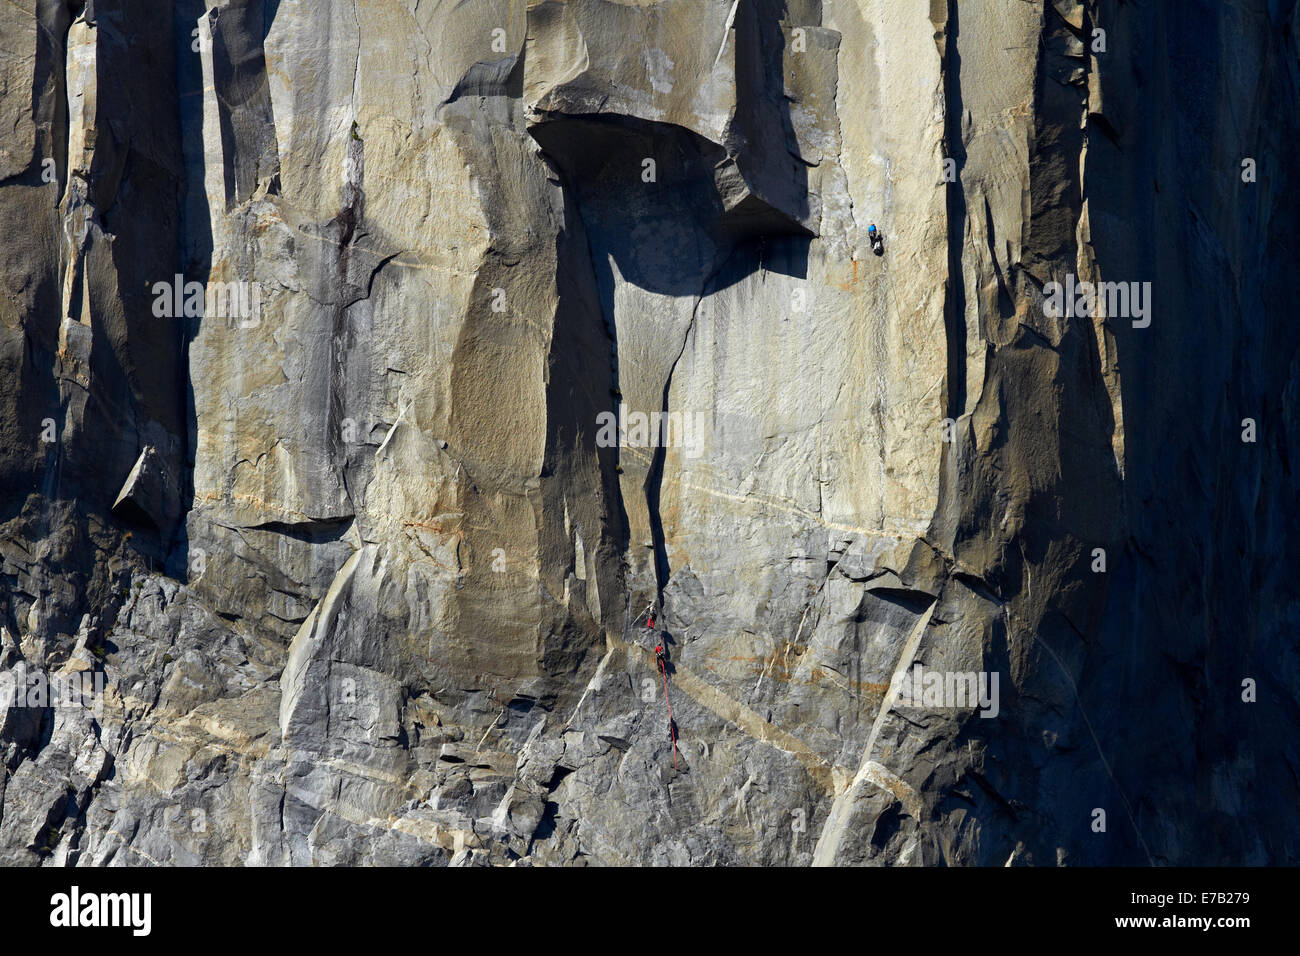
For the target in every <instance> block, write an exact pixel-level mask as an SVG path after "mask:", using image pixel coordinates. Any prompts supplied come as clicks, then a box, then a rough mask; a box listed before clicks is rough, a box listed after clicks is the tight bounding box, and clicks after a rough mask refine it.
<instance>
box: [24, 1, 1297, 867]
mask: <svg viewBox="0 0 1300 956" xmlns="http://www.w3.org/2000/svg"><path fill="white" fill-rule="evenodd" d="M1297 9H1298V8H1297V5H1296V3H1295V2H1294V0H1241V2H1237V3H1231V4H1220V3H1211V2H1200V0H1197V2H1184V3H1180V4H1134V3H1125V2H1123V0H1085V2H1080V0H979V2H975V0H970V2H967V0H947V2H944V0H929V2H928V3H926V2H922V0H908V2H894V0H734V2H733V0H527V2H524V0H473V2H453V0H422V2H421V0H220V2H216V4H215V6H213V7H212V8H210V9H209V8H208V7H207V6H206V5H205V4H204V3H200V2H197V0H178V2H176V3H175V4H158V3H156V2H152V0H87V2H84V3H82V2H73V0H25V2H21V3H9V4H4V5H0V37H2V40H0V129H2V130H3V139H0V230H2V231H3V234H4V235H5V236H6V240H5V242H4V243H2V244H0V408H2V411H0V430H2V432H0V438H2V439H3V440H2V441H0V491H2V493H3V494H2V497H0V509H2V510H0V521H3V525H0V560H2V562H3V564H2V566H0V672H3V673H5V674H8V675H11V676H12V675H15V674H19V673H24V674H31V673H39V674H48V675H50V677H49V680H50V681H51V682H52V683H53V685H54V686H56V687H57V686H60V685H61V684H66V683H67V682H69V681H70V680H71V679H72V678H73V677H74V676H76V675H82V674H88V675H92V676H94V675H98V677H99V679H102V680H103V682H104V684H105V691H104V694H103V695H102V698H101V699H100V700H99V707H98V708H97V709H95V708H91V709H87V708H85V707H78V706H67V705H61V706H47V705H42V702H41V701H36V703H37V706H20V705H26V704H31V703H32V701H31V700H29V699H25V698H24V699H22V700H15V701H14V702H13V704H12V706H9V707H7V708H4V709H0V862H3V863H11V864H12V863H19V864H41V863H45V864H72V863H76V864H110V863H111V864H124V865H135V864H155V863H157V864H169V863H219V864H337V863H400V864H414V863H453V864H503V863H510V862H531V863H536V864H568V863H594V864H617V863H653V864H664V863H672V864H685V863H700V864H735V863H744V864H757V863H763V864H809V863H818V864H846V863H872V864H910V865H936V864H991V865H1002V864H1009V863H1013V862H1015V863H1030V864H1037V865H1056V864H1059V863H1067V864H1074V863H1077V864H1101V863H1139V864H1146V863H1182V864H1215V863H1265V862H1289V863H1295V862H1297V861H1300V843H1298V840H1297V828H1296V826H1295V823H1294V807H1295V804H1296V800H1297V797H1298V796H1300V792H1298V791H1300V783H1298V781H1300V753H1298V745H1297V743H1296V741H1297V731H1298V730H1300V710H1298V709H1297V704H1296V700H1295V693H1296V689H1297V686H1300V658H1298V657H1297V655H1296V652H1295V641H1294V636H1293V635H1294V630H1293V628H1294V623H1293V622H1294V621H1295V620H1296V617H1297V614H1298V613H1300V602H1298V601H1297V595H1298V593H1300V592H1298V590H1297V588H1296V586H1295V583H1294V569H1295V568H1296V567H1297V566H1300V553H1298V552H1300V545H1298V544H1297V542H1296V538H1295V536H1294V535H1290V534H1288V531H1289V530H1290V529H1292V528H1293V527H1295V525H1296V523H1297V517H1298V516H1297V491H1300V483H1298V481H1297V475H1296V471H1295V470H1294V469H1295V462H1296V461H1297V460H1298V458H1297V456H1300V406H1298V404H1297V402H1298V400H1300V332H1298V331H1297V329H1296V326H1295V323H1294V322H1293V321H1292V319H1293V312H1294V308H1293V303H1292V299H1293V288H1292V284H1291V283H1292V278H1291V275H1292V272H1293V267H1294V265H1295V259H1296V250H1297V240H1298V239H1300V237H1298V236H1297V225H1296V223H1297V216H1296V201H1295V196H1296V193H1295V189H1294V183H1295V182H1296V181H1297V177H1300V168H1298V165H1300V164H1298V161H1297V158H1296V152H1295V149H1294V146H1295V143H1296V142H1297V134H1298V133H1300V129H1298V126H1300V123H1298V118H1300V113H1298V110H1297V105H1298V103H1297V93H1298V87H1300V83H1298V81H1300V66H1298V65H1297V64H1298V63H1300V60H1298V57H1300V40H1298V38H1300V13H1298V12H1297ZM1099 30H1100V31H1103V32H1101V33H1099V32H1098V31H1099ZM1247 159H1249V160H1251V162H1250V163H1248V164H1247V166H1249V167H1250V168H1251V169H1253V170H1254V171H1255V172H1254V175H1253V176H1250V175H1245V176H1243V172H1244V171H1243V161H1244V160H1247ZM1246 180H1250V181H1246ZM872 223H875V224H876V225H877V226H878V227H879V228H880V230H881V231H882V233H883V237H884V255H883V256H877V255H875V254H873V250H872V246H871V242H870V241H869V239H868V236H867V230H868V227H869V225H871V224H872ZM1067 275H1068V276H1072V277H1074V278H1072V279H1071V280H1070V281H1075V279H1077V280H1079V281H1100V280H1105V281H1113V282H1126V283H1127V282H1149V283H1150V289H1151V299H1150V303H1151V309H1150V313H1149V318H1150V323H1149V325H1146V324H1144V321H1142V320H1140V319H1139V321H1138V322H1137V323H1136V324H1135V322H1134V321H1133V320H1132V319H1131V318H1130V317H1129V316H1127V315H1115V314H1110V315H1107V314H1097V315H1095V316H1073V315H1072V316H1064V317H1053V316H1052V315H1051V313H1050V310H1048V309H1045V307H1044V303H1045V289H1047V288H1049V284H1050V283H1052V282H1054V281H1055V282H1065V281H1066V277H1067ZM191 293H193V294H191ZM620 407H622V408H623V409H624V411H625V412H626V413H635V414H646V413H659V412H667V413H669V414H671V415H676V416H677V422H678V424H679V427H678V429H677V430H676V431H675V433H674V436H673V438H674V440H672V441H671V442H668V443H667V447H663V445H664V443H663V442H659V443H657V444H656V443H652V442H646V441H641V440H639V439H638V437H637V435H636V433H635V431H634V428H629V431H628V436H627V441H625V442H623V443H622V444H621V445H619V444H618V442H614V443H613V444H614V445H615V447H611V443H610V442H608V441H605V440H603V438H602V422H604V421H606V418H605V413H609V412H615V413H617V412H618V410H619V409H620ZM1247 418H1249V419H1252V420H1253V421H1254V423H1255V426H1254V427H1255V429H1256V435H1255V437H1256V440H1255V441H1253V442H1247V441H1243V440H1242V432H1243V425H1242V420H1243V419H1247ZM628 420H629V421H630V420H631V419H628ZM642 437H645V436H642ZM1097 549H1102V551H1101V552H1099V551H1098V550H1097ZM1102 552H1104V568H1103V567H1102V566H1101V565H1100V564H1099V561H1100V560H1102V559H1099V557H1098V555H1099V554H1102ZM650 604H654V605H656V606H657V607H658V608H659V611H658V619H657V621H656V623H657V624H658V625H659V626H660V627H661V628H662V634H663V639H664V640H665V642H666V646H667V650H668V659H669V664H668V671H669V675H668V694H669V697H670V699H671V702H672V705H673V714H674V716H675V719H676V727H677V734H678V737H677V753H676V755H675V757H674V752H673V744H672V739H671V738H670V736H669V733H668V717H667V713H666V710H665V702H664V689H663V684H662V681H661V677H660V674H659V672H658V670H657V668H656V664H655V660H654V657H653V654H652V650H651V649H652V647H653V638H652V636H651V635H650V633H649V631H648V630H647V628H646V627H645V624H644V616H642V611H643V609H644V608H646V607H647V605H650ZM917 662H920V663H921V664H923V666H924V667H925V668H926V669H928V670H932V671H935V672H939V673H946V672H987V673H990V674H996V675H997V676H998V678H999V680H1000V683H999V685H998V686H999V689H1000V699H999V701H998V712H997V715H996V716H994V717H985V716H981V710H980V709H978V708H976V707H974V706H959V707H953V706H939V705H937V704H935V705H932V706H923V707H912V706H908V705H907V704H908V702H907V700H906V699H905V698H906V695H905V694H904V693H903V691H904V686H903V684H904V676H905V675H906V674H907V673H908V672H909V669H910V668H911V667H912V666H913V664H915V663H917ZM1247 680H1249V681H1253V685H1248V686H1247V687H1246V688H1243V681H1247ZM10 684H11V686H12V679H11V681H10ZM1252 687H1253V690H1252V689H1251V688H1252ZM11 696H12V695H11ZM1243 697H1245V698H1247V699H1243ZM1252 697H1253V700H1250V699H1249V698H1252ZM44 703H45V704H48V703H49V702H44ZM947 703H949V704H950V703H951V702H950V701H948V702H947ZM674 761H675V763H674ZM1098 810H1102V811H1104V828H1102V827H1101V826H1099V822H1100V821H1101V820H1102V817H1099V815H1098V813H1097V811H1098Z"/></svg>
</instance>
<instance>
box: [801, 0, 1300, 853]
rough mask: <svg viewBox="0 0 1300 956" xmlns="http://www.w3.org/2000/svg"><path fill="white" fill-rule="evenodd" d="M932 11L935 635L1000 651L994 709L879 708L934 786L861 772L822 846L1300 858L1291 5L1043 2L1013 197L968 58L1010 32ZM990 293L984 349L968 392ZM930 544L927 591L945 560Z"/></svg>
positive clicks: (908, 777) (938, 647)
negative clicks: (1066, 305) (982, 157)
mask: <svg viewBox="0 0 1300 956" xmlns="http://www.w3.org/2000/svg"><path fill="white" fill-rule="evenodd" d="M931 9H932V17H933V18H934V19H935V22H936V29H937V31H938V36H937V39H938V41H939V49H940V52H941V55H942V56H943V57H944V64H945V72H946V76H945V91H946V95H947V100H948V102H947V109H948V110H949V111H950V112H949V125H948V142H947V144H946V148H945V154H946V155H947V156H950V157H953V158H954V159H955V160H956V165H957V168H958V170H959V171H960V172H961V174H962V175H961V176H959V178H958V182H956V183H954V184H952V185H950V186H949V187H948V188H949V190H950V193H949V204H948V212H949V217H950V223H949V226H950V238H949V242H950V250H951V256H950V263H951V265H950V275H949V277H948V287H947V294H948V296H949V322H948V333H949V336H950V356H953V358H952V360H950V363H949V408H950V409H951V414H953V416H954V418H955V419H956V429H957V436H956V440H955V441H954V442H953V443H952V444H951V445H950V446H949V447H948V448H947V449H945V463H944V469H943V473H942V476H941V495H940V499H941V503H940V507H939V509H938V511H937V513H936V517H935V521H934V524H933V527H932V529H931V533H930V536H929V542H930V544H931V545H933V547H934V548H935V549H936V550H937V553H938V555H939V556H940V561H941V566H942V572H941V580H942V583H941V584H940V585H939V586H938V588H937V590H938V600H937V602H936V605H935V614H934V619H933V620H932V621H931V625H930V627H929V629H928V631H927V634H926V635H925V636H922V637H921V638H920V641H919V646H918V648H917V655H918V657H919V658H920V659H923V660H924V661H925V663H926V664H927V666H933V667H939V666H940V665H939V663H937V662H939V661H949V662H951V661H961V662H963V663H965V664H967V665H968V666H969V665H970V663H971V662H972V661H978V662H981V663H982V666H983V667H984V668H985V669H988V670H990V671H993V670H998V671H1001V672H1002V674H1003V675H1004V682H1003V699H1002V715H1001V717H1000V718H999V719H997V720H987V721H984V720H980V719H978V718H976V717H973V716H972V717H971V718H970V719H966V720H959V721H956V722H953V721H940V722H938V723H933V722H932V723H930V724H929V725H928V726H927V727H926V728H925V729H916V728H910V727H905V726H902V725H901V724H899V723H897V718H896V717H894V716H892V715H886V716H885V718H884V719H885V730H884V733H885V734H889V733H890V728H891V727H893V728H894V729H895V730H896V732H897V734H898V737H897V739H892V740H891V741H890V742H891V745H892V746H893V748H894V751H893V752H894V753H895V754H896V756H895V758H894V761H895V762H894V763H891V764H890V767H891V768H892V769H893V770H894V772H896V773H897V774H898V775H899V777H900V779H901V780H902V781H903V783H904V784H905V785H906V788H907V789H908V791H909V792H915V793H917V794H919V795H920V801H919V803H918V804H916V805H913V806H912V807H910V808H908V807H906V801H902V802H897V801H894V800H891V799H888V798H886V799H885V800H883V801H882V800H879V799H872V798H869V797H868V796H866V792H867V790H864V792H863V795H862V796H861V798H859V799H857V801H856V803H855V807H856V809H855V811H854V812H855V813H857V814H858V816H856V817H853V816H849V817H848V818H847V819H844V818H843V817H839V816H836V815H834V814H833V819H834V820H836V821H838V825H839V828H840V832H838V833H837V832H832V830H831V828H829V827H828V831H827V832H826V833H824V834H823V844H824V845H823V846H821V847H819V858H820V859H822V860H824V861H827V862H851V861H857V862H888V861H899V853H900V852H901V851H902V848H904V847H906V846H908V844H909V842H910V841H911V839H912V836H914V835H919V839H920V843H921V853H920V854H919V856H920V857H921V859H920V860H919V862H925V863H933V862H940V861H942V862H947V863H978V864H986V865H1003V864H1008V865H1053V864H1066V865H1068V864H1134V865H1146V864H1184V865H1186V864H1231V863H1253V864H1260V863H1266V862H1269V863H1279V862H1294V861H1295V860H1296V857H1297V846H1296V837H1295V835H1294V834H1295V831H1294V826H1293V825H1292V824H1290V823H1289V822H1288V820H1287V817H1288V814H1289V810H1288V808H1289V807H1291V806H1293V805H1294V803H1295V798H1296V796H1297V781H1298V779H1300V777H1298V776H1297V772H1296V768H1297V757H1296V745H1295V743H1294V739H1295V730H1296V727H1297V720H1298V718H1300V712H1297V709H1296V705H1295V702H1294V688H1295V687H1296V686H1297V684H1298V682H1297V675H1296V672H1295V667H1296V662H1295V655H1294V653H1293V652H1292V650H1291V648H1290V644H1291V643H1292V641H1291V639H1290V638H1289V637H1288V636H1287V634H1288V627H1287V623H1286V622H1287V621H1288V620H1291V619H1293V618H1294V607H1295V587H1294V582H1293V580H1291V575H1290V572H1289V571H1288V569H1289V568H1292V567H1294V558H1295V550H1296V545H1295V543H1294V542H1293V541H1289V540H1288V538H1287V535H1286V534H1285V529H1286V528H1288V527H1291V526H1293V525H1294V524H1295V520H1296V514H1295V509H1296V501H1297V496H1296V494H1295V491H1296V477H1295V472H1294V470H1293V461H1294V457H1295V449H1296V447H1297V446H1296V440H1297V438H1298V437H1300V435H1297V432H1296V427H1295V426H1296V419H1297V407H1296V400H1297V385H1296V381H1297V377H1296V376H1297V368H1300V366H1298V365H1297V348H1298V347H1300V336H1298V335H1297V334H1296V331H1295V328H1294V325H1293V324H1292V323H1289V322H1288V321H1286V320H1285V316H1286V315H1287V314H1288V306H1289V302H1290V299H1291V296H1292V292H1291V288H1290V283H1289V281H1288V278H1287V272H1288V269H1287V267H1286V266H1284V265H1283V263H1290V262H1291V261H1292V260H1293V259H1294V252H1295V249H1296V240H1297V236H1296V226H1295V222H1296V216H1295V200H1294V197H1293V195H1292V196H1288V194H1287V192H1286V190H1285V187H1284V186H1283V184H1284V183H1287V182H1291V181H1293V180H1294V177H1295V175H1296V173H1297V170H1296V169H1295V166H1296V159H1295V156H1294V152H1293V151H1292V150H1290V149H1289V147H1288V145H1287V144H1288V143H1291V142H1294V140H1295V137H1296V133H1297V130H1296V126H1297V123H1298V122H1300V113H1298V111H1297V110H1296V109H1295V106H1296V103H1297V92H1298V91H1297V86H1296V69H1295V51H1296V30H1295V27H1296V7H1295V5H1294V4H1290V3H1282V4H1276V3H1264V2H1260V3H1251V4H1244V5H1238V6H1234V7H1231V8H1229V7H1223V6H1220V5H1215V4H1208V3H1207V4H1192V5H1190V6H1186V7H1182V8H1180V9H1179V10H1178V11H1177V12H1174V11H1165V10H1155V9H1153V8H1144V9H1137V8H1134V7H1133V6H1131V5H1126V4H1123V3H1118V2H1114V3H1111V2H1100V3H1071V2H1052V3H1047V4H1045V5H1043V7H1042V9H1041V27H1040V30H1039V34H1038V37H1037V42H1038V54H1037V57H1038V65H1037V75H1036V79H1035V86H1034V95H1033V100H1032V134H1031V139H1030V142H1029V151H1028V185H1027V188H1026V190H1025V194H1024V208H1025V210H1026V213H1027V218H1026V219H1024V221H1023V222H1022V223H1020V224H1017V223H1016V222H1015V217H1014V216H1012V215H1008V214H1006V213H1005V212H1004V213H1002V214H999V213H998V212H997V211H996V207H995V208H994V209H992V210H991V209H989V208H988V207H987V206H984V205H983V204H982V203H981V202H980V195H979V191H978V190H977V189H976V188H974V186H973V185H972V183H973V180H972V178H971V173H968V172H967V170H966V168H965V159H966V150H967V147H968V145H969V143H970V137H971V129H972V125H974V126H975V127H977V126H978V115H976V116H975V118H974V122H973V123H972V118H971V115H970V114H969V113H966V112H964V110H963V106H962V103H963V94H969V93H970V90H969V87H967V86H964V85H963V81H964V80H966V79H967V78H966V77H965V75H964V74H963V71H962V67H963V54H964V53H969V52H970V50H971V48H972V45H974V44H978V43H988V42H991V37H990V36H988V35H987V34H986V33H984V32H981V26H982V25H981V24H980V23H979V21H978V19H977V18H976V17H975V16H972V14H974V13H975V12H976V11H975V8H974V6H973V5H970V4H965V3H960V2H956V0H954V2H951V3H948V4H939V3H935V4H932V8H931ZM1153 118H1154V119H1153ZM1247 159H1250V160H1253V162H1252V163H1250V164H1248V165H1250V166H1252V167H1253V168H1255V169H1257V170H1258V173H1257V178H1256V179H1255V181H1253V182H1247V181H1243V171H1244V168H1245V167H1244V166H1243V163H1244V162H1245V161H1246V160H1247ZM975 174H976V175H977V171H976V173H975ZM1007 227H1010V228H1007ZM1000 233H1003V234H1000ZM980 243H987V244H988V249H987V257H985V258H984V259H983V261H984V263H985V266H984V268H982V269H976V270H972V269H971V268H970V265H969V261H970V260H971V258H972V257H973V256H974V255H975V252H974V250H975V249H976V248H977V246H978V245H979V244H980ZM1067 274H1071V275H1073V277H1074V280H1075V281H1082V280H1087V281H1118V282H1125V283H1150V285H1149V289H1150V297H1149V299H1148V307H1149V308H1150V312H1149V315H1148V316H1147V317H1149V319H1150V324H1149V325H1147V324H1146V318H1147V317H1142V316H1130V315H1113V316H1107V315H1096V316H1093V317H1085V316H1077V317H1072V318H1060V317H1052V316H1051V315H1049V314H1048V313H1047V312H1046V311H1045V310H1044V307H1043V289H1044V287H1045V286H1046V284H1047V283H1049V282H1052V281H1057V282H1064V281H1065V280H1066V276H1067ZM972 276H974V277H975V278H976V281H975V282H974V283H972V282H971V278H972ZM972 303H973V306H974V309H975V310H976V311H977V314H978V317H979V322H978V335H979V341H980V342H981V343H983V348H984V350H985V356H986V357H985V363H984V372H983V379H982V384H981V385H980V386H979V388H978V390H972V394H975V395H978V398H977V400H976V401H975V402H974V404H973V405H970V404H967V403H963V402H962V401H961V396H962V394H963V393H964V392H965V391H966V388H965V384H966V383H964V382H963V381H962V380H961V378H960V376H961V375H963V374H965V372H964V370H963V366H962V362H961V358H962V357H963V353H964V352H967V351H968V348H967V345H968V343H967V342H966V341H965V340H964V338H963V337H964V336H966V335H968V334H969V332H970V326H969V325H967V324H966V323H963V322H962V321H961V316H962V315H964V314H965V315H969V314H970V311H971V307H972ZM969 368H970V366H969V365H967V366H965V369H966V370H969ZM1121 386H1122V387H1121ZM1247 418H1249V419H1252V420H1253V421H1254V422H1255V423H1256V427H1257V429H1258V431H1257V438H1256V440H1255V441H1253V442H1252V441H1248V440H1243V435H1244V434H1245V429H1246V428H1247V426H1248V423H1246V422H1244V421H1243V420H1244V419H1247ZM915 556H916V557H917V559H918V560H917V561H916V562H915V567H914V568H913V569H911V575H910V577H911V579H912V580H911V581H910V582H909V583H912V584H913V585H914V586H916V587H918V588H923V587H924V582H925V580H926V579H927V575H926V574H924V573H921V572H922V571H923V570H924V569H926V568H932V567H933V563H932V562H931V561H930V560H929V559H928V557H927V556H926V555H925V554H924V553H923V552H922V551H918V552H917V553H916V555H915ZM1103 569H1104V570H1103ZM905 577H908V576H907V575H905ZM959 622H960V626H959ZM963 643H964V644H966V645H967V646H968V648H969V651H968V652H967V653H966V654H965V655H963V654H962V653H961V652H960V650H959V648H960V646H961V645H962V644H963ZM950 666H951V665H950ZM1008 676H1009V677H1010V680H1007V677H1008ZM1252 700H1253V702H1251V701H1252ZM939 741H943V742H944V744H945V746H944V747H942V748H939V753H940V755H939V756H935V754H934V745H935V744H936V743H937V742H939ZM864 768H865V764H864ZM867 789H868V790H869V789H870V788H867ZM872 821H874V823H873V822H872ZM873 826H874V828H875V831H876V832H877V834H880V837H879V838H878V839H877V838H873V839H872V840H871V841H869V842H868V843H867V844H866V845H863V844H861V843H857V842H854V841H845V840H843V839H842V834H843V833H844V832H864V831H866V832H870V830H871V828H872V827H873ZM832 851H833V852H832ZM909 859H910V862H918V859H917V857H916V856H915V855H913V856H910V857H909Z"/></svg>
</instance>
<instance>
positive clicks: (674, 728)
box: [655, 647, 677, 770]
mask: <svg viewBox="0 0 1300 956" xmlns="http://www.w3.org/2000/svg"><path fill="white" fill-rule="evenodd" d="M656 651H657V653H656V655H655V656H656V657H658V658H659V673H660V675H661V676H662V677H663V679H664V703H665V704H666V705H667V706H668V733H669V734H670V735H671V736H672V738H673V769H674V770H676V769H677V725H676V724H675V723H673V705H672V701H670V700H669V699H668V669H667V668H666V667H665V666H664V659H663V653H662V652H663V648H662V647H659V648H656Z"/></svg>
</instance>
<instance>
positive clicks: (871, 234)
mask: <svg viewBox="0 0 1300 956" xmlns="http://www.w3.org/2000/svg"><path fill="white" fill-rule="evenodd" d="M867 238H868V239H870V240H871V251H872V252H874V253H875V254H876V255H878V256H883V255H884V254H885V243H884V240H883V239H881V237H880V230H879V229H877V228H876V224H875V223H874V222H873V223H872V224H871V225H870V226H869V227H868V228H867Z"/></svg>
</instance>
